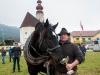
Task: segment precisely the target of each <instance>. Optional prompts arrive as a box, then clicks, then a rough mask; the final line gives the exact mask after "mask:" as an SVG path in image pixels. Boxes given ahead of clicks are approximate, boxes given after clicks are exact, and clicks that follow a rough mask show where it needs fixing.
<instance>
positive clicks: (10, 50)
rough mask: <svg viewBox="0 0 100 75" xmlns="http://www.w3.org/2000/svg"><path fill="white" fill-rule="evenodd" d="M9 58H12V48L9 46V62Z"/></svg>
mask: <svg viewBox="0 0 100 75" xmlns="http://www.w3.org/2000/svg"><path fill="white" fill-rule="evenodd" d="M11 59H12V49H11V47H10V49H9V61H10V62H11Z"/></svg>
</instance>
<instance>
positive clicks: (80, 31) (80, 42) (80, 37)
mask: <svg viewBox="0 0 100 75" xmlns="http://www.w3.org/2000/svg"><path fill="white" fill-rule="evenodd" d="M81 38H82V37H81V30H80V44H81Z"/></svg>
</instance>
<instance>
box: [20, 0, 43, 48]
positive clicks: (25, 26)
mask: <svg viewBox="0 0 100 75" xmlns="http://www.w3.org/2000/svg"><path fill="white" fill-rule="evenodd" d="M41 3H42V1H41V0H38V1H37V4H38V5H37V6H36V9H37V11H36V17H34V16H33V15H31V14H30V13H29V12H27V14H26V16H25V18H24V20H23V22H22V24H21V26H20V44H21V45H23V46H24V45H25V42H26V40H27V38H28V37H29V36H30V34H31V33H32V32H33V31H34V30H35V25H36V24H37V23H38V22H39V21H40V22H43V21H44V13H43V11H42V10H43V7H42V5H41Z"/></svg>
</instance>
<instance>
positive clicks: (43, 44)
mask: <svg viewBox="0 0 100 75" xmlns="http://www.w3.org/2000/svg"><path fill="white" fill-rule="evenodd" d="M57 25H58V23H57V24H56V25H54V26H52V25H51V24H49V22H48V19H47V20H46V22H45V23H40V22H39V23H38V24H37V25H36V26H35V31H34V32H33V33H32V34H31V36H30V37H29V38H28V39H27V41H26V44H25V50H24V57H25V60H26V62H27V65H28V71H29V73H30V75H37V74H38V72H40V71H42V72H44V73H46V72H47V70H48V69H46V67H44V66H43V65H44V63H45V62H47V61H50V60H51V61H52V64H51V65H50V66H49V68H50V69H49V72H50V75H55V73H54V67H55V66H56V65H57V64H59V63H60V61H61V59H62V51H61V48H60V46H59V43H58V39H57V34H56V33H55V28H56V27H57Z"/></svg>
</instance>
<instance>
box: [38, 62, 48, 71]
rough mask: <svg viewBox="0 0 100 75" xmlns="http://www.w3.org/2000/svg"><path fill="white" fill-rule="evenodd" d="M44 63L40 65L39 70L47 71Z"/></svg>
mask: <svg viewBox="0 0 100 75" xmlns="http://www.w3.org/2000/svg"><path fill="white" fill-rule="evenodd" d="M43 65H44V63H43V64H40V65H38V70H39V72H40V71H41V72H44V73H46V68H45V67H44V66H43Z"/></svg>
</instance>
